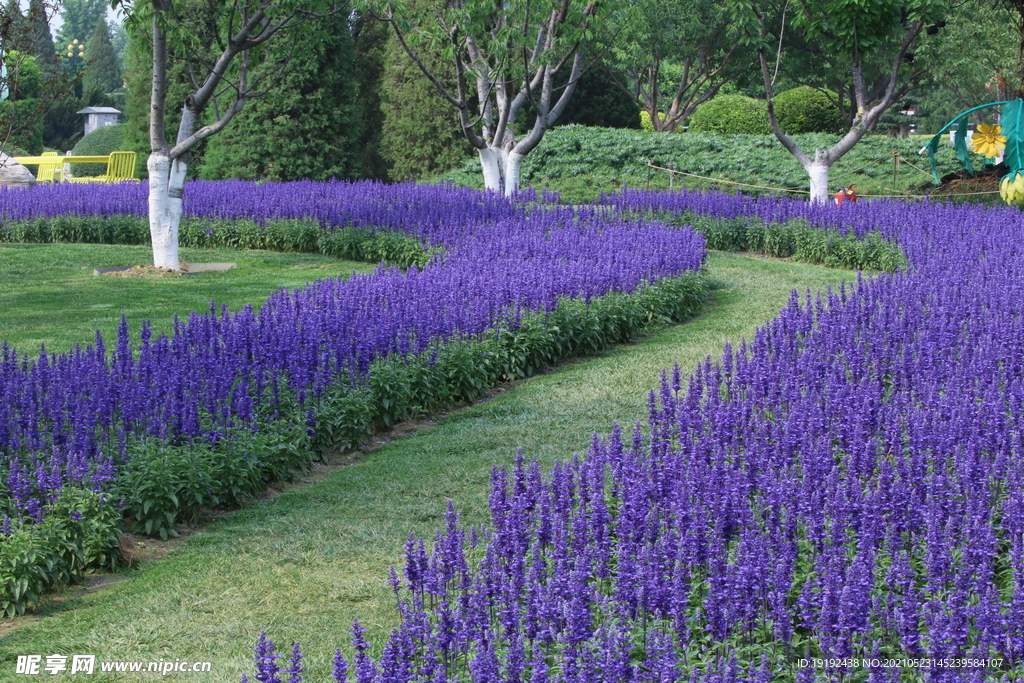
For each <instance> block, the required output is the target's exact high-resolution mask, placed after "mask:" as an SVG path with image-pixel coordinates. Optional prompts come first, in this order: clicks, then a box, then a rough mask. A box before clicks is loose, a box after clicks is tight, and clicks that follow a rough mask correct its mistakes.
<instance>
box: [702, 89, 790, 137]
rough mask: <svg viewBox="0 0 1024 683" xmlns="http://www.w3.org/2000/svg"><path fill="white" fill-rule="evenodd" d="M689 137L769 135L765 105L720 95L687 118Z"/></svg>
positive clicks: (750, 99) (742, 98) (740, 96)
mask: <svg viewBox="0 0 1024 683" xmlns="http://www.w3.org/2000/svg"><path fill="white" fill-rule="evenodd" d="M689 130H690V132H691V133H726V134H732V135H735V134H744V135H768V134H769V133H771V128H770V126H769V125H768V110H767V108H766V106H765V103H764V102H761V101H759V100H755V99H754V98H752V97H745V96H743V95H719V96H718V97H716V98H714V99H712V100H708V101H707V102H705V103H704V104H702V105H700V106H699V107H697V109H696V110H695V111H694V112H693V115H692V116H691V117H690V129H689Z"/></svg>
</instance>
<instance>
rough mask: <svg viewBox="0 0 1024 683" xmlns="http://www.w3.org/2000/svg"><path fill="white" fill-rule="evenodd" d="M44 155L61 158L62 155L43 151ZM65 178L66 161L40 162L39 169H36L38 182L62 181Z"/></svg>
mask: <svg viewBox="0 0 1024 683" xmlns="http://www.w3.org/2000/svg"><path fill="white" fill-rule="evenodd" d="M43 156H44V157H52V158H54V159H59V158H60V157H59V156H58V154H57V153H56V152H43ZM63 179H64V162H63V161H53V162H52V163H46V164H39V170H37V171H36V182H37V183H53V182H60V181H61V180H63Z"/></svg>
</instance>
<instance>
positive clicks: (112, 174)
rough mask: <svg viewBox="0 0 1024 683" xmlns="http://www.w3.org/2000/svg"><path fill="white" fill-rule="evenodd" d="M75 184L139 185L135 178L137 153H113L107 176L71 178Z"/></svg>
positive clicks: (108, 163)
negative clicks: (127, 183) (129, 183)
mask: <svg viewBox="0 0 1024 683" xmlns="http://www.w3.org/2000/svg"><path fill="white" fill-rule="evenodd" d="M71 182H73V183H124V182H131V183H137V182H139V179H138V178H136V177H135V152H111V153H110V161H108V162H107V173H106V175H99V176H82V177H81V178H71Z"/></svg>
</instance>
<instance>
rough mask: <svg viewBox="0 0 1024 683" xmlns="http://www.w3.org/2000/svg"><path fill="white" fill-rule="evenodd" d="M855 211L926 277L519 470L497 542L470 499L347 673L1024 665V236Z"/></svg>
mask: <svg viewBox="0 0 1024 683" xmlns="http://www.w3.org/2000/svg"><path fill="white" fill-rule="evenodd" d="M779 206H780V207H785V208H786V209H787V210H789V211H791V212H792V213H799V214H800V215H801V217H803V218H805V219H806V220H809V221H810V220H813V218H814V212H815V211H817V209H812V208H808V207H806V205H802V204H798V203H793V204H786V203H784V202H780V203H779ZM801 206H803V210H801ZM830 215H831V217H833V219H834V220H835V221H837V222H839V223H840V224H841V225H842V226H843V227H845V228H846V229H848V230H851V231H855V232H860V231H867V230H868V229H876V230H878V231H879V232H880V233H881V234H883V235H887V236H891V237H893V238H895V239H896V240H897V241H898V242H899V243H900V244H901V245H902V247H903V248H904V250H905V252H906V254H907V257H908V260H909V267H908V269H907V270H906V271H902V272H899V273H896V274H893V275H886V276H882V277H879V278H877V279H873V280H859V281H858V282H857V284H856V286H854V287H852V288H846V287H841V288H839V289H838V290H837V291H831V292H828V293H827V294H821V295H818V296H810V295H808V296H807V297H805V298H800V297H799V296H798V295H796V294H795V293H794V295H793V298H792V300H791V301H790V304H789V306H788V307H787V308H786V309H785V310H784V311H783V313H782V314H781V315H780V316H779V317H778V318H777V319H776V320H774V321H773V322H772V323H770V324H769V325H768V326H767V327H765V328H763V329H762V330H760V331H759V332H758V334H757V335H756V336H755V337H754V339H753V340H751V341H750V342H749V343H747V342H744V343H743V344H741V345H740V346H738V347H737V348H733V349H728V348H727V349H726V352H725V354H724V356H723V358H722V360H721V361H720V362H717V363H712V362H711V361H710V360H709V361H708V362H706V363H705V364H704V365H702V366H701V367H699V368H698V371H697V372H696V373H695V374H694V375H692V376H691V377H689V378H686V377H685V376H683V375H682V374H681V372H680V371H679V370H678V368H677V369H676V370H675V371H672V372H669V373H667V374H665V375H663V378H662V382H661V386H660V387H659V388H656V389H655V390H652V392H651V393H650V396H649V402H648V418H647V420H646V425H642V424H640V423H638V424H637V425H636V427H635V428H625V429H623V428H619V427H617V426H616V427H613V428H612V430H611V432H610V434H608V436H606V437H604V438H600V437H597V436H595V438H594V440H593V442H592V444H591V447H590V448H589V450H588V452H587V453H586V455H584V456H580V457H574V458H571V459H568V460H565V461H563V462H561V463H558V464H556V465H555V466H554V468H553V469H552V471H551V472H550V473H547V474H545V473H544V472H542V470H541V468H540V467H539V466H537V465H536V464H535V463H532V462H531V461H530V460H529V453H525V454H524V455H523V457H520V458H519V459H517V461H516V462H515V464H514V466H513V467H511V468H508V469H506V468H496V469H495V470H494V472H493V474H492V486H491V494H490V499H489V502H490V511H491V513H490V519H489V520H488V522H487V524H486V525H485V526H484V527H479V526H476V525H473V526H469V527H466V526H463V525H461V524H460V523H459V519H458V514H457V511H456V510H454V509H453V508H450V509H449V511H448V514H447V519H446V523H445V524H444V526H443V528H442V529H439V530H438V532H437V534H436V536H435V538H434V541H433V543H432V544H430V548H429V550H428V543H427V542H426V541H425V540H424V539H422V538H417V537H410V538H409V540H408V543H407V544H406V547H405V563H404V568H402V567H400V568H398V569H397V570H393V571H392V575H391V585H392V588H393V590H394V592H395V595H396V599H397V602H398V609H399V613H400V615H401V623H400V624H399V626H398V627H396V629H395V630H394V631H393V632H392V634H391V636H390V637H389V638H388V640H387V642H386V643H385V644H384V646H383V649H382V650H381V653H380V655H379V656H377V657H371V656H370V654H369V652H368V644H367V642H366V640H365V637H364V633H363V630H362V627H361V626H360V625H359V623H358V622H357V623H355V624H354V625H353V627H352V631H351V633H352V644H353V648H354V650H355V653H356V654H355V656H354V657H351V656H349V657H347V658H346V657H345V656H344V655H342V653H341V652H340V651H339V652H338V653H337V654H336V659H335V664H334V678H335V680H339V681H343V680H349V678H351V677H354V679H355V680H357V681H366V682H369V681H384V680H388V681H392V680H398V681H413V680H441V681H449V680H473V681H500V680H530V681H549V680H550V681H575V680H579V681H593V680H601V681H634V680H642V681H648V680H649V681H665V680H680V679H681V680H690V681H769V680H794V681H812V680H815V679H816V676H817V675H819V674H821V675H824V677H825V678H826V679H828V680H865V681H866V680H871V681H879V680H892V681H898V680H929V681H983V680H1015V679H1017V678H1019V677H1020V676H1021V675H1022V674H1024V611H1022V609H1024V607H1022V606H1024V559H1022V558H1024V461H1022V459H1021V457H1020V456H1021V452H1020V448H1021V440H1022V434H1021V423H1020V414H1021V403H1022V398H1021V396H1020V392H1021V383H1020V375H1021V368H1022V367H1024V356H1022V349H1021V346H1020V344H1019V343H1017V340H1018V339H1019V337H1020V333H1021V330H1020V320H1021V319H1022V318H1024V311H1022V310H1021V306H1022V304H1021V301H1022V300H1024V299H1022V294H1024V292H1021V291H1020V290H1021V283H1022V281H1024V280H1022V277H1021V273H1020V268H1021V264H1022V263H1024V251H1022V248H1021V247H1020V246H1019V235H1020V232H1021V229H1022V228H1024V221H1022V218H1021V214H1020V212H1018V211H1016V210H1013V209H1000V210H990V209H985V208H984V207H976V206H975V207H951V206H944V205H934V204H921V205H910V206H908V205H906V204H898V203H872V204H868V205H857V206H855V207H851V208H850V209H849V210H846V208H845V207H844V210H843V211H836V210H835V209H834V208H832V213H831V214H830ZM830 222H831V221H830ZM271 635H272V634H271ZM339 635H340V634H339ZM292 652H293V657H292V658H291V659H289V658H288V657H287V656H286V655H285V656H279V655H278V654H276V653H275V652H274V648H273V644H272V642H271V640H270V639H269V638H268V637H267V636H266V635H261V637H260V639H259V642H258V643H257V645H256V650H255V660H256V671H257V680H273V679H274V678H275V677H277V676H278V675H280V676H282V677H283V676H285V675H289V676H292V679H293V680H301V678H302V675H301V672H300V671H299V668H300V667H299V665H298V664H297V662H299V661H300V659H299V658H298V655H299V654H300V651H299V647H298V646H297V645H296V646H295V647H294V649H293V650H292ZM801 660H806V662H802V661H801ZM815 660H818V661H820V662H823V664H815V663H814V662H815ZM854 660H856V661H857V662H859V664H857V665H856V666H852V665H851V664H850V662H852V661H854ZM908 660H909V661H908ZM1004 677H1005V678H1004Z"/></svg>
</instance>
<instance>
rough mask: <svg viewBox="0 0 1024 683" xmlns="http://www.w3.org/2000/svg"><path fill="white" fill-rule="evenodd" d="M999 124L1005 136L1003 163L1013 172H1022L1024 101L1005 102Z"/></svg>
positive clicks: (1023, 159) (1023, 158)
mask: <svg viewBox="0 0 1024 683" xmlns="http://www.w3.org/2000/svg"><path fill="white" fill-rule="evenodd" d="M999 122H1000V123H1001V124H1002V126H1003V135H1005V136H1006V151H1005V152H1003V163H1005V164H1006V166H1007V167H1008V168H1009V169H1010V171H1011V172H1013V171H1024V100H1021V99H1016V100H1013V101H1012V102H1007V103H1006V105H1005V106H1004V107H1003V115H1002V116H1001V117H1000V119H999Z"/></svg>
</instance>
